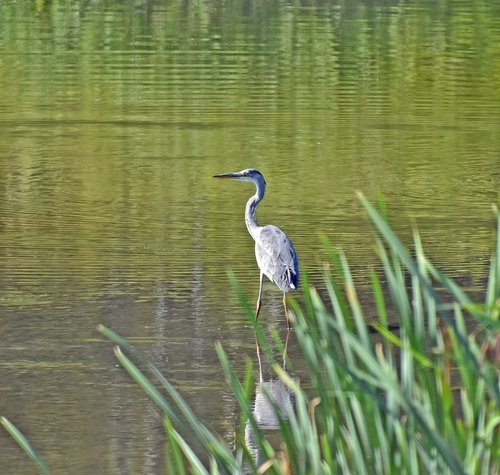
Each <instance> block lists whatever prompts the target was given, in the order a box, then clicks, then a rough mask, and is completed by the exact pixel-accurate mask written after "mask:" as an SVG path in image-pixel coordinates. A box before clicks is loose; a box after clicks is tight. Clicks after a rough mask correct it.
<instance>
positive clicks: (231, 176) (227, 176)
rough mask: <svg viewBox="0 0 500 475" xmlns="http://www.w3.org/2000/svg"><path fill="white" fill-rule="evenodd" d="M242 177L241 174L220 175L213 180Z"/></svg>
mask: <svg viewBox="0 0 500 475" xmlns="http://www.w3.org/2000/svg"><path fill="white" fill-rule="evenodd" d="M240 176H241V175H240V174H239V173H221V174H220V175H214V176H213V178H239V177H240Z"/></svg>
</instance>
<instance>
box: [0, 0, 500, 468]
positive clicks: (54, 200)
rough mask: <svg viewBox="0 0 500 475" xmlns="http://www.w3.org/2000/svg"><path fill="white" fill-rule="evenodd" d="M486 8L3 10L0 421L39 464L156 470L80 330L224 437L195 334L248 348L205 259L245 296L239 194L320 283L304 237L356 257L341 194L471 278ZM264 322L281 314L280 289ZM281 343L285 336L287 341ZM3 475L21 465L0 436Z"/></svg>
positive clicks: (129, 393) (478, 238)
mask: <svg viewBox="0 0 500 475" xmlns="http://www.w3.org/2000/svg"><path fill="white" fill-rule="evenodd" d="M498 18H500V5H497V4H496V2H489V1H486V0H485V1H479V0H476V1H463V2H462V1H451V0H450V1H443V2H438V3H437V4H436V3H435V2H431V1H429V2H417V3H415V2H397V3H396V2H394V3H391V2H361V1H360V2H358V1H353V2H303V3H302V2H285V1H282V2H281V1H280V2H278V1H276V2H264V3H262V2H257V3H255V2H246V1H234V2H211V1H207V2H194V3H192V4H190V3H182V2H181V3H179V2H174V3H171V2H160V1H152V2H133V3H126V4H123V3H122V2H103V3H99V2H90V3H81V4H80V3H79V2H61V1H53V2H44V1H43V0H42V1H39V2H32V1H27V0H21V1H17V2H11V1H7V2H2V3H1V4H0V319H1V324H0V328H1V329H0V352H1V358H0V413H1V415H6V416H7V417H9V418H10V419H11V420H12V421H13V422H15V423H16V424H18V425H19V427H20V428H21V429H22V430H23V431H24V432H25V433H26V434H27V435H28V436H29V437H30V439H31V440H32V441H33V443H34V444H35V445H36V447H37V448H38V449H39V451H40V452H41V453H42V454H43V455H44V456H45V458H46V460H47V462H48V464H49V465H50V466H51V468H52V469H53V471H54V473H56V474H57V473H71V474H88V473H92V474H118V473H123V474H125V473H161V472H162V469H163V465H162V456H163V445H162V444H163V430H162V424H161V418H160V417H159V414H158V413H157V411H156V410H155V409H154V407H153V405H152V404H151V403H150V402H149V401H148V400H147V398H146V397H145V396H144V395H143V394H142V393H141V391H140V390H138V389H137V388H136V387H135V385H134V384H133V383H132V382H131V380H130V379H129V378H128V376H127V375H126V374H124V372H123V370H121V369H120V368H118V367H116V362H115V360H114V357H113V354H112V348H111V345H110V344H109V343H107V342H103V341H102V340H101V339H99V335H98V333H97V332H96V330H95V328H96V325H97V324H98V323H103V324H105V325H108V326H110V327H112V328H113V329H115V330H116V331H118V332H119V333H121V334H123V335H124V336H127V337H129V338H130V339H131V341H133V342H134V343H135V344H136V345H137V346H139V347H140V348H141V349H143V350H144V352H146V353H147V354H149V355H150V357H151V358H152V359H153V360H154V361H155V362H156V363H157V364H158V366H160V367H161V368H162V369H163V370H164V372H165V373H166V374H167V375H168V376H169V377H170V378H171V379H172V380H173V381H174V382H175V383H176V385H177V386H178V387H179V388H180V389H181V390H182V393H183V394H184V395H185V396H186V398H187V400H188V401H189V402H190V403H191V404H192V405H193V407H194V409H195V410H196V412H197V413H198V414H199V415H200V416H201V417H202V418H203V419H204V420H205V421H207V422H208V423H210V424H211V426H213V427H215V428H217V429H218V430H219V431H220V432H221V434H222V435H223V436H224V437H225V438H226V439H227V440H231V438H232V436H233V433H234V430H235V427H236V426H237V424H238V421H239V414H238V412H237V409H236V405H235V403H234V401H233V398H232V397H231V394H230V392H229V391H228V390H227V388H226V384H225V382H224V379H223V376H222V375H221V371H220V368H219V364H218V362H217V359H216V356H215V352H214V344H215V342H216V341H218V340H221V341H222V342H223V344H224V347H225V348H226V349H227V351H228V353H229V354H230V357H231V359H232V360H233V361H234V362H235V365H236V366H237V367H241V365H242V363H243V361H244V358H245V356H246V355H249V356H250V357H253V358H254V357H255V355H254V341H253V336H252V332H251V330H250V328H249V327H248V325H247V324H246V319H245V317H244V316H243V315H242V313H241V311H240V309H239V305H238V302H237V299H236V298H235V297H234V296H233V293H232V291H231V289H230V287H229V284H228V279H227V276H226V271H228V270H233V271H234V272H235V273H236V275H237V277H238V278H239V279H240V281H241V282H242V285H243V286H244V288H245V289H246V290H247V291H248V293H249V295H250V296H251V298H252V300H253V299H254V298H255V296H256V292H257V289H258V271H257V268H256V264H255V259H254V254H253V242H252V241H251V238H250V237H249V236H248V234H247V231H246V228H245V225H244V220H243V210H244V205H245V202H246V199H247V198H248V196H249V195H250V194H251V193H253V189H252V187H251V186H250V185H247V184H242V183H226V182H224V183H221V182H218V181H216V180H213V179H212V178H211V177H212V175H214V174H215V173H223V172H231V171H237V170H240V169H242V168H247V167H255V168H258V169H260V170H261V171H262V172H263V173H264V175H265V177H266V180H267V183H268V194H267V196H266V199H265V201H264V202H263V203H262V205H261V207H260V208H259V213H258V215H259V219H260V221H261V222H262V223H273V224H276V225H278V226H280V227H282V228H283V229H284V230H285V231H286V232H287V233H288V234H289V235H290V237H291V238H292V240H293V242H294V244H295V247H296V249H297V252H298V255H299V258H300V261H301V264H302V265H304V266H305V267H307V269H308V270H309V272H310V274H311V278H312V280H313V281H314V282H320V281H321V272H322V266H321V262H322V259H323V256H324V253H323V252H322V250H321V244H320V241H319V239H318V236H319V234H326V235H327V236H328V237H329V238H330V239H331V240H332V241H333V242H334V243H335V244H336V245H338V246H340V247H342V248H343V249H345V251H346V253H347V255H348V256H349V259H350V262H351V263H352V266H353V269H354V272H355V274H356V276H357V277H358V278H359V279H360V280H362V279H363V276H364V275H365V272H366V270H367V269H368V268H370V267H371V266H373V265H375V264H376V259H375V257H374V256H373V251H372V247H371V238H370V231H369V230H370V226H369V225H368V223H367V222H366V220H365V218H364V214H363V212H362V210H361V208H360V205H359V203H358V201H357V199H356V196H355V190H362V191H363V192H364V193H365V194H367V195H368V196H369V197H371V198H373V199H375V198H376V197H377V195H378V194H379V193H382V194H383V195H384V196H385V198H386V201H387V205H388V208H389V210H390V214H391V217H392V222H393V224H394V226H395V228H396V229H397V230H398V231H399V232H400V233H401V235H402V236H403V237H405V238H408V236H410V234H411V225H412V224H413V223H416V224H417V225H418V227H419V229H420V230H421V232H422V235H423V240H424V244H425V246H426V249H427V250H428V253H429V255H430V256H432V257H433V258H434V260H435V261H436V262H437V263H438V264H439V265H440V267H441V268H443V269H444V270H445V271H447V272H448V273H449V274H450V275H452V276H454V277H457V278H458V279H459V280H460V282H462V283H464V284H465V285H466V286H468V287H469V288H470V289H471V290H480V288H481V282H482V278H483V276H484V270H485V266H486V264H487V260H488V255H489V253H490V249H491V243H492V232H493V215H492V213H491V208H490V206H491V204H492V203H497V204H498V203H499V194H498V190H499V188H500V133H499V131H500V113H499V111H500V87H499V86H500V84H499V82H500V24H499V22H498ZM264 299H265V300H264V308H263V313H262V315H263V318H264V319H265V321H266V322H267V323H268V324H269V325H276V326H281V327H282V328H283V330H284V328H285V324H284V318H283V314H282V307H281V295H280V293H279V292H275V291H273V288H272V286H271V287H268V288H266V289H265V295H264ZM290 352H291V353H292V354H296V348H295V347H294V344H293V337H292V341H291V342H290ZM0 452H1V453H0V458H1V461H2V471H5V473H16V474H17V473H19V474H26V473H34V472H33V468H32V466H31V465H30V462H29V461H27V460H26V457H25V456H24V455H23V454H21V452H20V451H19V449H18V448H17V447H16V446H15V444H14V442H12V441H11V440H10V439H9V438H8V437H7V436H6V435H5V433H1V432H0Z"/></svg>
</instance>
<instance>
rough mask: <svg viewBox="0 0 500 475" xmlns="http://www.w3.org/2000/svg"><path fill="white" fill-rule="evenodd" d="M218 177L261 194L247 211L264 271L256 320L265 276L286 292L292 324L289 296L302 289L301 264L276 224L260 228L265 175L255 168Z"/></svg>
mask: <svg viewBox="0 0 500 475" xmlns="http://www.w3.org/2000/svg"><path fill="white" fill-rule="evenodd" d="M216 178H232V179H236V180H241V181H251V182H252V183H254V184H255V186H256V188H257V191H256V193H255V195H253V196H252V197H251V198H250V199H249V200H248V202H247V205H246V208H245V223H246V225H247V228H248V232H249V233H250V235H251V236H252V238H253V239H254V241H255V257H256V259H257V264H258V266H259V269H260V288H259V298H258V300H257V310H256V318H257V317H258V316H259V311H260V307H261V304H262V283H263V278H264V275H265V276H266V277H267V278H268V279H269V280H270V281H271V282H274V283H275V284H276V285H277V286H278V287H279V288H280V289H281V291H282V292H283V304H284V306H285V314H286V318H287V322H288V309H287V306H286V294H287V292H289V291H290V290H293V289H297V288H298V286H299V263H298V259H297V254H296V252H295V249H294V247H293V244H292V242H291V241H290V239H288V236H287V235H286V234H285V233H284V232H283V231H282V230H281V229H279V228H277V227H276V226H273V225H267V226H259V224H258V222H257V217H256V213H255V209H256V207H257V205H258V204H259V202H260V201H261V200H262V199H263V198H264V193H265V191H266V182H265V180H264V177H263V176H262V174H261V173H260V172H259V171H257V170H254V169H248V170H242V171H241V172H237V173H227V174H223V175H216Z"/></svg>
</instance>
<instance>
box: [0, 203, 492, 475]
mask: <svg viewBox="0 0 500 475" xmlns="http://www.w3.org/2000/svg"><path fill="white" fill-rule="evenodd" d="M361 201H362V203H363V205H364V207H365V208H366V210H367V212H368V214H369V216H370V218H371V219H372V221H373V223H374V224H375V226H376V228H377V230H378V232H379V235H380V239H379V241H378V242H377V251H378V254H379V256H380V260H381V263H382V267H383V275H379V274H377V273H375V272H373V273H372V275H371V287H372V292H373V297H374V301H375V306H376V313H377V318H376V320H375V322H374V321H373V318H372V319H371V320H370V324H368V323H367V320H366V318H365V315H364V313H363V308H362V306H361V305H360V302H359V300H358V297H357V293H356V288H355V286H354V284H353V279H352V276H351V273H350V270H349V266H348V263H347V260H346V258H345V256H344V255H343V254H342V253H339V252H337V251H336V250H334V249H333V248H332V247H331V245H330V244H329V243H328V242H326V241H325V243H324V244H325V246H326V248H327V250H328V252H329V254H330V258H331V263H332V268H333V272H334V274H335V277H333V274H331V273H329V271H325V282H326V288H327V292H328V299H327V301H325V299H323V300H322V299H321V298H320V297H319V295H318V294H317V292H316V291H315V290H314V288H313V287H311V286H310V285H309V284H308V283H307V278H306V279H305V280H306V282H305V284H304V285H303V292H304V304H303V305H302V306H299V305H298V304H297V303H293V305H292V308H293V326H294V330H295V332H296V335H297V342H298V344H299V346H300V349H301V352H302V357H303V358H304V360H305V362H306V364H307V369H308V372H309V377H310V383H309V384H308V388H307V391H306V390H305V389H304V388H303V387H301V384H300V382H299V381H298V380H297V379H296V378H295V377H294V376H293V375H292V374H291V373H290V372H288V371H285V370H284V369H283V368H282V366H281V365H280V364H278V363H276V362H274V360H273V351H272V348H271V344H270V343H269V342H267V341H266V339H265V338H264V336H263V332H262V329H261V328H260V327H259V326H258V325H256V327H255V329H256V335H257V338H258V340H259V343H260V346H261V348H262V349H263V354H264V357H266V358H267V360H268V361H269V362H270V363H271V364H272V367H273V370H274V373H275V376H276V378H278V381H279V382H280V383H281V384H282V385H283V386H284V387H285V388H286V391H288V392H289V394H290V395H291V396H292V397H291V398H290V400H291V401H293V404H292V403H290V404H289V407H288V409H289V410H287V411H283V408H281V407H278V404H277V401H276V399H274V398H273V395H272V394H270V393H269V392H267V391H266V388H263V389H262V394H260V397H265V398H267V399H268V406H269V407H270V408H271V410H274V411H275V419H276V420H277V421H278V426H279V431H280V436H281V440H282V444H281V447H280V449H279V450H276V449H275V448H273V447H272V446H271V444H270V443H269V442H268V440H267V439H266V434H265V431H264V430H262V428H261V427H260V425H259V421H258V420H257V418H256V414H255V411H254V407H253V405H252V393H253V391H254V383H253V368H252V364H251V362H250V360H249V363H248V364H247V370H246V372H245V374H244V376H243V379H242V380H240V379H239V378H238V377H237V375H236V373H235V371H234V370H233V368H232V367H231V365H230V363H229V361H228V358H227V356H226V354H225V352H224V350H223V347H222V345H220V344H218V345H217V348H216V349H217V353H218V356H219V359H220V362H221V365H222V368H223V370H224V373H225V375H226V377H227V380H228V382H229V384H230V386H231V388H232V390H233V393H234V396H235V399H236V400H237V401H238V403H239V405H240V408H241V413H242V422H241V430H240V433H239V435H238V437H237V440H236V448H234V447H229V446H228V445H227V443H226V442H224V441H222V439H221V438H220V437H219V436H218V435H217V434H215V433H213V432H212V431H210V430H209V429H208V428H207V427H205V426H204V425H203V424H201V423H200V421H199V420H198V419H197V417H196V415H195V414H194V413H193V412H192V411H191V409H190V408H189V407H188V406H187V405H186V403H185V402H184V401H183V399H182V397H181V396H180V395H179V393H178V392H177V390H176V389H175V388H174V387H173V386H172V385H171V383H170V382H169V381H168V379H166V378H165V377H164V376H163V375H162V374H161V373H160V372H159V371H158V369H157V368H155V367H154V366H153V365H152V364H148V371H150V373H151V374H150V376H149V378H148V377H147V376H146V375H145V373H144V372H142V371H141V370H139V368H138V367H137V366H136V364H135V363H133V362H132V359H136V360H137V359H140V356H139V355H137V353H136V352H135V350H134V349H133V348H132V347H131V346H130V345H129V344H128V343H127V342H126V341H125V340H123V339H122V338H121V337H119V336H118V335H116V334H115V333H113V332H112V331H111V330H109V329H107V328H105V327H100V331H101V332H102V333H103V334H104V335H106V336H107V337H108V338H109V339H111V340H112V341H113V342H114V343H115V344H116V345H117V346H116V347H115V354H116V357H117V358H118V360H119V361H120V363H121V364H122V366H123V367H124V368H125V369H126V370H127V371H128V372H129V374H130V375H131V376H132V377H133V378H134V379H135V380H136V381H137V383H138V384H139V385H140V386H141V387H142V388H143V389H144V390H145V391H146V392H147V393H148V394H149V396H150V397H151V398H152V399H153V401H154V402H155V403H156V404H157V405H158V406H159V407H160V408H161V409H162V410H163V413H164V421H165V431H166V434H167V447H166V454H165V469H166V472H167V473H169V474H180V475H182V474H184V473H196V474H219V473H224V474H226V473H227V474H239V473H255V474H259V473H260V474H262V473H269V474H291V473H293V474H296V475H305V474H314V475H316V474H366V475H372V474H423V473H425V474H428V473H429V474H484V475H490V474H495V473H500V385H499V374H500V336H499V335H500V216H499V214H498V211H496V215H497V240H496V245H495V249H494V251H493V254H492V258H491V265H490V270H489V275H488V283H487V288H486V292H485V299H484V302H482V303H477V302H473V301H472V300H471V299H470V298H469V297H468V296H467V295H466V293H465V292H464V291H463V290H462V289H461V288H460V287H459V286H458V285H456V284H455V283H454V282H453V281H452V280H450V279H448V278H447V277H446V276H444V275H443V274H442V273H440V272H439V271H438V270H437V269H436V268H435V267H434V266H433V265H432V264H431V263H430V262H429V261H428V260H427V258H426V256H425V254H424V252H423V249H422V245H421V242H420V239H419V236H418V234H417V233H415V235H414V252H413V256H414V257H412V256H411V255H410V253H409V252H408V251H407V250H406V248H405V247H404V246H403V245H402V244H401V242H400V241H399V239H398V238H397V237H396V236H395V235H394V233H393V232H392V230H391V229H390V227H389V225H388V224H387V222H386V221H385V220H384V219H383V218H382V217H381V216H380V214H379V213H378V212H377V211H376V210H375V209H374V207H373V206H372V205H371V204H370V203H369V202H368V201H367V200H366V199H365V198H363V197H361ZM233 283H234V282H233ZM234 285H235V287H236V288H237V289H238V286H237V284H236V283H234ZM437 286H439V288H441V289H444V290H445V293H446V303H445V302H444V301H443V300H442V292H440V294H438V293H437V292H436V290H435V288H436V287H437ZM238 293H239V295H240V297H241V301H242V304H243V307H244V308H245V309H246V311H247V313H248V316H249V318H250V319H252V321H253V315H252V309H251V306H250V305H249V304H248V302H247V301H246V299H245V297H244V295H243V294H242V292H241V290H238ZM372 313H373V311H372V312H371V314H372ZM466 321H467V322H468V324H467V326H466ZM278 344H279V343H278ZM153 381H154V383H153ZM2 422H3V423H4V426H5V420H3V421H2ZM10 432H11V433H12V431H11V430H10ZM248 434H251V436H252V437H251V439H252V444H251V445H250V444H248V442H247V441H248V439H249V437H248ZM245 436H246V437H245ZM186 440H190V441H192V444H191V445H189V444H188V443H187V442H186ZM29 447H30V446H29V444H28V445H26V444H25V445H24V448H25V450H27V448H28V449H29ZM193 447H196V451H195V450H194V449H193ZM257 452H258V454H259V456H258V457H256V456H255V454H256V453H257ZM41 463H43V462H41ZM39 464H40V462H39ZM42 466H44V465H42ZM44 473H48V472H44Z"/></svg>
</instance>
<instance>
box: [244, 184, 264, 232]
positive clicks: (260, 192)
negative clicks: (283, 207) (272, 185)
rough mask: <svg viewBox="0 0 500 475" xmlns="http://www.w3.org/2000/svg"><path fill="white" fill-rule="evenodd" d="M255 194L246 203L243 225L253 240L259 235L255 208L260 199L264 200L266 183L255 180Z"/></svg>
mask: <svg viewBox="0 0 500 475" xmlns="http://www.w3.org/2000/svg"><path fill="white" fill-rule="evenodd" d="M254 183H255V187H256V188H257V192H256V193H255V195H253V196H252V197H251V198H250V199H249V200H248V201H247V205H246V208H245V223H246V225H247V229H248V232H249V233H250V235H251V236H252V237H253V238H254V240H256V239H257V237H258V233H259V228H260V226H259V223H258V222H257V216H256V214H255V208H257V205H258V204H259V203H260V201H261V200H262V198H264V193H265V192H266V183H265V181H264V179H257V180H256V181H254Z"/></svg>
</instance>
